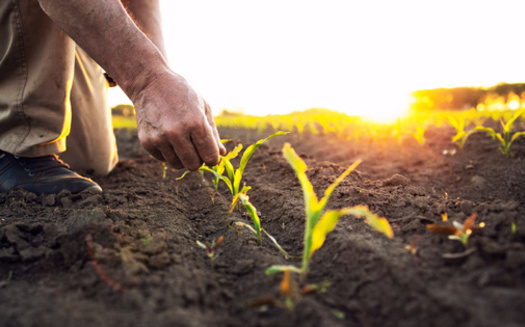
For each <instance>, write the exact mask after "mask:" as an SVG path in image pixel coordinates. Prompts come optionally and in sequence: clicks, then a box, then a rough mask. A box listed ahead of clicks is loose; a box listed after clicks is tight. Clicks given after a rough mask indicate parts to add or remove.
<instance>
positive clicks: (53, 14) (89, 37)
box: [38, 0, 168, 100]
mask: <svg viewBox="0 0 525 327" xmlns="http://www.w3.org/2000/svg"><path fill="white" fill-rule="evenodd" d="M38 1H39V3H40V6H41V7H42V9H43V10H44V12H46V14H47V15H48V16H49V17H50V18H51V19H52V20H53V21H54V22H55V23H56V24H57V25H58V26H60V27H61V28H62V29H63V30H64V31H65V32H66V33H67V34H68V35H69V36H70V37H71V38H72V39H73V40H74V41H75V42H76V43H77V44H78V45H80V47H82V48H83V49H84V50H85V51H86V52H87V53H88V54H89V55H90V56H91V57H92V58H93V59H94V60H95V61H97V62H98V63H99V64H100V66H102V67H103V68H104V69H105V70H106V71H107V72H108V73H109V74H110V75H111V76H112V77H113V78H114V79H115V80H116V81H117V82H118V83H119V85H120V86H121V87H122V89H123V90H124V92H126V93H127V95H128V96H129V97H130V98H131V99H132V100H133V98H134V96H135V95H136V94H137V93H138V92H140V90H141V89H142V88H144V87H145V86H146V85H147V84H148V83H149V82H150V81H151V80H152V79H154V78H155V76H156V75H157V74H160V73H162V72H164V71H166V70H167V69H168V67H167V64H166V61H165V60H164V57H163V55H162V54H161V52H160V51H159V49H158V48H157V46H155V44H154V43H153V42H152V41H151V40H150V39H149V38H148V37H147V36H146V35H145V34H144V33H143V32H142V31H141V30H140V29H139V28H138V27H137V25H136V24H135V23H134V22H133V21H132V20H131V18H130V17H129V16H128V15H127V13H126V11H125V9H124V7H123V5H122V4H121V2H120V0H91V1H84V0H38ZM161 46H162V45H161Z"/></svg>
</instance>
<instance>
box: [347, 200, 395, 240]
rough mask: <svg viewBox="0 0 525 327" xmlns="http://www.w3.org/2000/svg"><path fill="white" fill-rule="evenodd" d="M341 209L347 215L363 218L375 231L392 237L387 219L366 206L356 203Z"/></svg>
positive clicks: (392, 233)
mask: <svg viewBox="0 0 525 327" xmlns="http://www.w3.org/2000/svg"><path fill="white" fill-rule="evenodd" d="M341 211H344V212H345V214H347V215H352V216H355V217H358V218H365V222H366V223H367V224H368V225H370V227H372V228H373V229H375V230H376V231H378V232H380V233H382V234H384V235H385V236H386V237H388V238H393V237H394V232H393V231H392V227H391V226H390V224H389V223H388V220H386V218H382V217H379V216H378V215H376V214H375V213H373V212H371V211H370V210H369V209H368V207H367V206H364V205H358V206H354V207H351V208H344V209H341Z"/></svg>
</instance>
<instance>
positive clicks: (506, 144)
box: [476, 109, 525, 157]
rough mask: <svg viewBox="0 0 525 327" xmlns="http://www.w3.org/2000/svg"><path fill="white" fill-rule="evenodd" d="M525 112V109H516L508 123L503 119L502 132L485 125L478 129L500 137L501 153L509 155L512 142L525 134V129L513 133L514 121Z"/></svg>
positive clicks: (477, 128)
mask: <svg viewBox="0 0 525 327" xmlns="http://www.w3.org/2000/svg"><path fill="white" fill-rule="evenodd" d="M523 113H525V109H521V110H518V111H516V113H515V114H514V115H513V116H512V118H510V119H509V120H508V121H507V122H506V123H504V122H503V120H501V127H502V128H503V131H502V133H497V132H496V131H495V130H494V129H492V128H490V127H483V126H478V127H476V130H480V131H485V132H487V133H489V134H490V136H492V139H493V140H494V139H498V141H500V143H501V146H500V148H499V150H500V151H501V153H503V154H504V155H505V157H508V156H509V151H510V146H511V145H512V142H514V141H515V140H516V139H517V138H518V137H520V136H523V135H525V131H522V132H516V133H514V134H511V129H512V125H514V122H515V121H516V120H517V119H518V118H519V117H520V116H521V115H522V114H523Z"/></svg>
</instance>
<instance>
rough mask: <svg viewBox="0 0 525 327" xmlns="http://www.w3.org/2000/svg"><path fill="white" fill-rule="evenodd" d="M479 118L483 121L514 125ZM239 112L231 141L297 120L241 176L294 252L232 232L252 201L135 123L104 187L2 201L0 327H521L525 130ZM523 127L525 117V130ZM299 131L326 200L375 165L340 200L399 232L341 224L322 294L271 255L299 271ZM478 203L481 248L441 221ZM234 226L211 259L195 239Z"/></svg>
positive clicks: (328, 250)
mask: <svg viewBox="0 0 525 327" xmlns="http://www.w3.org/2000/svg"><path fill="white" fill-rule="evenodd" d="M299 116H300V115H299ZM481 116H482V115H475V117H474V118H472V117H471V118H472V120H471V121H474V119H479V120H480V121H481V122H482V123H483V125H484V126H485V127H492V128H494V129H495V130H501V126H500V125H499V122H496V121H494V120H492V118H491V117H489V115H487V116H484V117H481ZM290 117H295V118H297V115H296V116H289V118H290ZM234 118H235V119H243V118H242V116H241V117H231V118H224V120H221V119H223V118H218V119H217V121H218V123H219V124H220V128H219V130H220V133H221V137H222V138H225V139H231V140H232V141H231V142H228V143H226V145H227V147H228V149H229V150H232V149H233V148H234V146H236V145H237V144H238V143H242V144H243V145H244V148H246V147H247V146H248V145H250V144H253V143H254V142H256V141H257V140H259V139H262V138H264V137H267V136H269V135H270V134H272V133H274V132H275V130H276V129H285V130H289V131H291V133H289V134H287V135H283V136H277V137H274V138H272V139H271V140H269V141H268V142H266V143H264V144H262V145H261V146H260V147H259V148H258V149H257V150H256V151H255V152H254V154H253V156H252V158H251V159H250V161H249V163H248V164H247V166H246V170H245V172H244V175H243V183H246V185H249V186H251V190H250V191H248V195H249V196H250V201H251V203H252V204H253V205H254V206H255V207H256V208H257V212H258V214H259V217H260V221H261V225H262V227H263V228H264V229H265V230H266V231H268V233H269V234H271V235H272V236H273V237H275V239H276V240H277V242H278V243H279V244H280V245H281V246H282V247H283V248H284V249H285V250H286V251H287V252H288V253H289V254H290V255H291V256H292V258H291V259H285V258H284V256H283V255H282V254H281V253H280V252H279V251H278V250H277V249H276V247H275V246H274V245H273V243H272V242H271V240H270V239H269V238H267V237H264V238H263V242H262V245H261V246H258V244H257V242H256V238H255V236H254V235H253V234H252V233H251V232H250V231H249V230H248V229H246V228H242V227H238V226H236V227H235V228H239V231H241V232H242V233H238V232H237V231H235V230H234V229H233V228H231V227H234V225H233V222H244V223H245V224H247V225H251V224H252V222H251V218H250V216H248V214H247V213H246V211H245V210H244V208H241V207H239V208H238V209H235V210H233V212H232V213H231V214H228V211H229V209H230V204H231V201H232V195H231V193H230V191H229V190H228V188H227V187H226V186H225V184H219V187H218V190H217V191H215V190H214V186H213V183H212V179H213V178H212V177H213V176H212V175H211V174H210V173H204V174H203V175H201V174H200V173H198V172H193V173H190V174H188V175H187V176H185V177H184V178H183V179H181V180H176V178H177V177H179V176H181V175H182V173H183V172H182V171H175V170H172V169H167V171H166V172H165V176H163V175H164V171H163V169H162V167H161V165H160V163H159V162H157V161H155V160H153V159H152V158H151V157H149V156H148V155H147V154H146V153H145V152H144V151H143V150H142V148H141V147H140V145H139V143H138V141H137V138H136V132H135V131H134V130H133V129H129V130H127V129H119V130H117V138H118V146H119V153H120V156H121V162H120V163H119V164H118V166H117V168H116V169H115V171H114V172H112V173H111V174H110V175H109V176H108V177H104V178H95V180H96V181H97V182H99V183H100V184H101V186H102V187H103V188H104V190H105V192H104V193H103V194H101V195H97V194H89V193H84V194H79V195H71V194H67V193H62V194H59V195H58V196H54V195H49V196H36V195H34V194H27V193H23V192H21V191H13V192H11V193H9V194H0V326H6V327H8V326H9V327H11V326H13V327H14V326H16V327H18V326H78V327H83V326H86V327H87V326H98V327H103V326H272V327H279V326H382V327H383V326H472V327H474V326H476V327H477V326H516V327H517V326H523V324H524V323H525V137H521V138H517V139H516V140H515V141H514V143H513V144H512V147H511V148H510V153H509V155H508V156H504V155H503V154H502V153H501V152H500V151H499V150H498V147H499V143H498V142H497V141H495V140H493V139H492V138H491V136H490V135H489V134H488V133H485V132H483V131H478V132H476V133H472V134H470V136H469V138H468V140H467V141H466V142H465V144H464V146H463V147H462V148H460V146H459V145H458V143H457V142H452V138H453V137H454V136H455V135H456V133H457V132H456V130H455V129H454V128H453V127H452V126H451V125H450V124H448V123H446V119H434V120H432V122H431V123H426V124H425V125H423V124H422V123H420V124H419V125H418V124H412V125H409V124H408V123H406V124H405V123H403V124H401V123H399V124H398V125H397V126H388V127H379V126H375V127H371V125H367V124H365V123H363V122H361V121H358V120H355V121H347V122H344V124H342V122H343V121H342V120H341V119H338V120H337V121H338V122H339V123H340V125H336V124H331V125H330V124H327V125H325V126H324V127H323V123H322V122H317V123H314V122H313V120H312V121H310V123H308V124H307V123H302V124H299V123H298V122H297V121H294V119H295V118H293V119H292V118H290V119H291V120H290V125H287V126H284V125H278V124H271V123H270V122H273V123H275V122H276V121H279V120H281V121H282V122H284V121H285V120H286V119H285V118H282V117H280V118H279V119H270V120H269V121H268V122H263V124H259V125H253V126H249V125H250V124H251V123H250V124H248V123H246V124H244V125H243V124H241V123H240V122H239V121H236V122H235V123H232V124H228V123H227V122H228V121H232V119H234ZM228 119H230V120H228ZM462 119H466V118H465V117H462ZM505 119H508V117H505ZM314 120H316V121H319V119H317V118H316V119H314ZM259 123H260V121H259ZM478 123H480V122H477V123H476V124H478ZM341 124H342V125H341ZM243 126H244V127H243ZM294 126H295V127H294ZM330 126H331V127H330ZM418 126H419V127H418ZM423 126H424V128H422V127H423ZM470 126H473V125H470ZM523 127H524V126H523V118H522V119H521V120H519V119H518V120H517V123H516V124H515V126H514V127H513V128H514V130H523V129H524V128H523ZM331 128H332V129H333V130H331ZM285 142H288V143H290V144H291V146H292V147H293V148H294V149H295V151H296V152H297V153H298V154H300V156H301V157H302V158H303V159H304V161H305V162H306V164H307V165H308V170H307V176H308V178H309V180H310V181H311V182H312V184H313V187H314V190H315V191H316V193H317V195H318V196H319V197H321V195H322V194H323V193H324V191H325V189H326V188H327V187H328V186H329V185H330V184H331V183H332V182H334V180H335V179H336V178H337V177H338V176H339V175H340V174H341V173H342V172H343V171H344V170H345V169H346V168H347V167H348V166H350V165H351V164H352V163H353V162H355V161H356V160H358V159H362V160H363V161H362V163H361V164H360V165H359V166H358V167H357V169H356V170H355V171H353V172H352V173H350V175H349V176H348V177H346V178H345V179H344V180H343V181H342V182H341V184H340V185H339V186H338V187H337V188H336V189H335V191H334V192H333V194H332V197H331V199H330V201H329V202H328V206H327V208H328V209H338V208H343V207H348V206H355V205H367V206H368V207H369V208H370V210H371V211H372V212H374V213H376V214H377V215H379V216H382V217H386V218H387V219H388V221H389V223H390V225H391V227H392V229H393V232H394V238H392V239H389V238H387V237H385V236H384V235H382V234H380V233H378V232H376V231H374V230H373V229H372V228H371V227H370V226H369V225H367V224H365V223H364V221H363V219H360V218H356V217H352V216H344V217H342V218H341V219H340V220H339V222H338V223H337V225H336V227H335V229H334V231H332V232H331V233H329V234H328V235H327V237H326V241H325V243H324V245H323V246H322V247H321V248H320V249H319V250H317V252H315V254H314V255H313V256H312V261H311V265H310V270H309V273H308V276H307V280H306V282H307V283H316V284H323V283H324V282H325V281H326V282H329V285H328V287H326V289H325V290H317V291H313V292H308V293H307V294H302V293H301V292H300V289H299V288H300V284H299V280H298V279H297V278H296V277H297V276H296V275H292V276H293V279H292V281H295V284H296V287H297V291H296V292H293V291H294V288H293V287H291V291H290V290H289V291H288V293H286V292H283V291H282V289H283V288H284V287H285V286H283V285H282V279H283V274H281V273H278V274H275V275H267V274H265V271H266V269H267V268H268V267H270V266H272V265H295V266H297V267H299V266H300V264H301V260H300V259H297V257H300V256H301V253H302V251H303V234H304V225H305V209H304V201H303V193H302V190H301V186H300V184H299V182H298V179H297V177H296V175H295V174H294V171H293V170H292V168H291V167H290V165H289V164H288V162H287V161H286V159H285V158H284V157H283V154H282V151H281V150H282V147H283V144H284V143H285ZM239 159H240V158H239V157H238V158H236V159H233V160H232V163H233V165H234V166H235V167H237V165H238V164H239ZM445 213H446V216H445ZM473 214H476V220H475V222H474V224H473V225H472V226H471V228H470V229H471V231H472V234H470V235H467V237H468V242H467V244H466V245H463V244H462V243H461V242H459V241H457V240H453V239H448V238H447V236H446V235H441V234H437V233H434V232H432V231H431V230H429V229H428V228H427V225H430V224H434V225H439V226H449V227H450V226H452V223H451V222H452V221H457V222H460V223H464V222H465V221H466V220H467V219H468V218H469V217H472V215H473ZM444 218H448V220H447V221H444ZM228 221H230V222H232V226H228ZM221 236H222V237H223V241H222V243H220V245H219V246H217V248H216V249H215V250H216V251H215V254H214V256H213V260H211V259H210V257H209V256H208V254H207V251H206V250H204V249H203V248H201V247H200V246H199V245H198V244H197V241H199V242H201V243H205V242H209V243H210V244H211V243H213V241H216V240H219V238H220V237H221ZM263 236H264V235H263ZM293 284H294V283H292V286H293ZM283 293H285V294H284V295H283ZM286 294H287V295H286ZM290 294H291V295H290ZM290 301H291V302H293V304H294V309H293V310H289V308H287V307H286V303H289V302H290Z"/></svg>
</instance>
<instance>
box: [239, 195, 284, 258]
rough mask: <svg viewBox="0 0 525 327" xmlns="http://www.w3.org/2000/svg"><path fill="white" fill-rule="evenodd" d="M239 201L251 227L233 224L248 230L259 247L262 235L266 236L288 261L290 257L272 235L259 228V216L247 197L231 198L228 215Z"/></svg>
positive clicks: (240, 223) (243, 224)
mask: <svg viewBox="0 0 525 327" xmlns="http://www.w3.org/2000/svg"><path fill="white" fill-rule="evenodd" d="M239 201H240V202H241V203H242V205H243V206H244V208H245V209H246V211H247V212H248V214H249V215H250V217H251V218H252V221H253V227H252V226H250V225H247V224H245V223H243V222H237V223H235V224H236V225H238V226H242V227H245V228H247V229H249V230H250V231H251V232H252V233H253V234H254V235H255V237H256V238H257V245H259V246H261V245H262V233H264V234H266V236H268V238H269V239H270V240H271V241H272V242H273V244H274V245H275V247H276V248H277V249H278V250H279V252H281V254H282V255H283V256H284V257H285V258H286V259H289V258H290V255H289V254H288V253H287V252H286V251H285V250H284V249H283V248H282V247H281V246H280V245H279V243H277V240H275V238H274V237H273V236H272V235H270V234H269V233H268V232H267V231H266V230H265V229H264V228H261V220H260V219H259V215H258V214H257V209H256V208H255V207H254V206H253V204H251V202H250V198H249V197H248V195H246V194H243V193H239V194H237V195H236V196H235V197H234V198H233V202H232V205H231V208H230V212H229V213H230V214H231V213H232V212H233V210H234V209H235V206H236V205H237V202H239Z"/></svg>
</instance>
